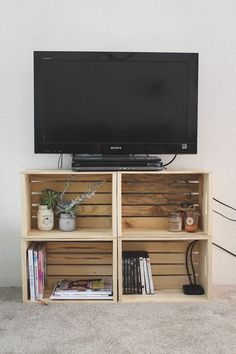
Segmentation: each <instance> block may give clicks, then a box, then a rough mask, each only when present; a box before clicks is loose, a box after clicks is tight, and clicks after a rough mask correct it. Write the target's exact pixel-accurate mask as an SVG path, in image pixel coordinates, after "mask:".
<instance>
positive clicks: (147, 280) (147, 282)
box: [143, 258, 150, 294]
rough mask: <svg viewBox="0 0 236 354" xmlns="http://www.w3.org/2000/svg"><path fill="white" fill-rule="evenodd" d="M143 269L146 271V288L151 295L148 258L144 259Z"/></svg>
mask: <svg viewBox="0 0 236 354" xmlns="http://www.w3.org/2000/svg"><path fill="white" fill-rule="evenodd" d="M143 264H144V266H143V269H144V279H145V288H146V294H150V285H149V279H148V270H147V262H146V258H143Z"/></svg>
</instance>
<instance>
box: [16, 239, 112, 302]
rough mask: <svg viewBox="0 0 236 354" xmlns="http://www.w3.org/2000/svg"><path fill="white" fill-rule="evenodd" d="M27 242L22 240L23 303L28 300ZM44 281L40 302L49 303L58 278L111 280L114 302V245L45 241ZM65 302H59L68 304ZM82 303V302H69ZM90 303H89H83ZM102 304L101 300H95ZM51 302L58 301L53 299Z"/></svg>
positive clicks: (108, 242) (97, 242)
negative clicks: (44, 287)
mask: <svg viewBox="0 0 236 354" xmlns="http://www.w3.org/2000/svg"><path fill="white" fill-rule="evenodd" d="M30 243H31V242H30V241H26V240H23V241H22V270H23V301H24V302H30V300H29V285H28V280H27V271H28V270H27V264H28V261H27V249H28V247H29V245H30ZM46 245H47V259H46V263H47V278H46V289H45V291H44V298H43V300H42V301H45V302H49V301H50V299H49V297H50V295H51V293H52V289H53V286H54V284H55V283H56V282H57V281H59V280H61V279H96V278H98V279H99V278H104V277H109V278H110V277H111V278H112V282H113V298H112V299H111V300H105V301H108V302H116V301H117V269H116V268H117V242H116V240H115V239H114V240H109V241H101V240H100V241H91V240H89V241H81V240H80V241H47V242H46ZM67 301H68V300H64V301H63V300H62V302H67ZM72 301H73V302H75V301H84V300H72ZM85 301H89V302H90V301H91V300H89V299H88V300H85ZM97 301H98V302H99V301H104V300H97ZM52 302H58V301H57V300H53V301H52Z"/></svg>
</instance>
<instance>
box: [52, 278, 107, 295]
mask: <svg viewBox="0 0 236 354" xmlns="http://www.w3.org/2000/svg"><path fill="white" fill-rule="evenodd" d="M50 299H51V300H111V299H112V278H110V277H107V278H102V279H79V280H68V279H63V280H61V281H58V282H57V283H56V284H55V286H54V288H53V291H52V294H51V296H50Z"/></svg>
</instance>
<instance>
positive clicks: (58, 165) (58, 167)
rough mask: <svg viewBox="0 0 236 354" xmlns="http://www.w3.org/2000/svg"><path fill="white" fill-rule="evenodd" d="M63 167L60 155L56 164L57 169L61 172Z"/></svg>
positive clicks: (61, 155)
mask: <svg viewBox="0 0 236 354" xmlns="http://www.w3.org/2000/svg"><path fill="white" fill-rule="evenodd" d="M62 167H63V154H60V156H59V158H58V162H57V169H58V170H61V169H62Z"/></svg>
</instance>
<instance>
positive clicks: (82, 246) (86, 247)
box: [47, 241, 112, 254]
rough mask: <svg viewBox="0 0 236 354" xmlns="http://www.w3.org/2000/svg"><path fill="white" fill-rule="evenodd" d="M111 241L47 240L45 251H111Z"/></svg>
mask: <svg viewBox="0 0 236 354" xmlns="http://www.w3.org/2000/svg"><path fill="white" fill-rule="evenodd" d="M111 252H112V243H111V242H101V241H99V242H91V241H90V242H84V241H81V242H62V241H60V242H47V253H48V254H49V253H111Z"/></svg>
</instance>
